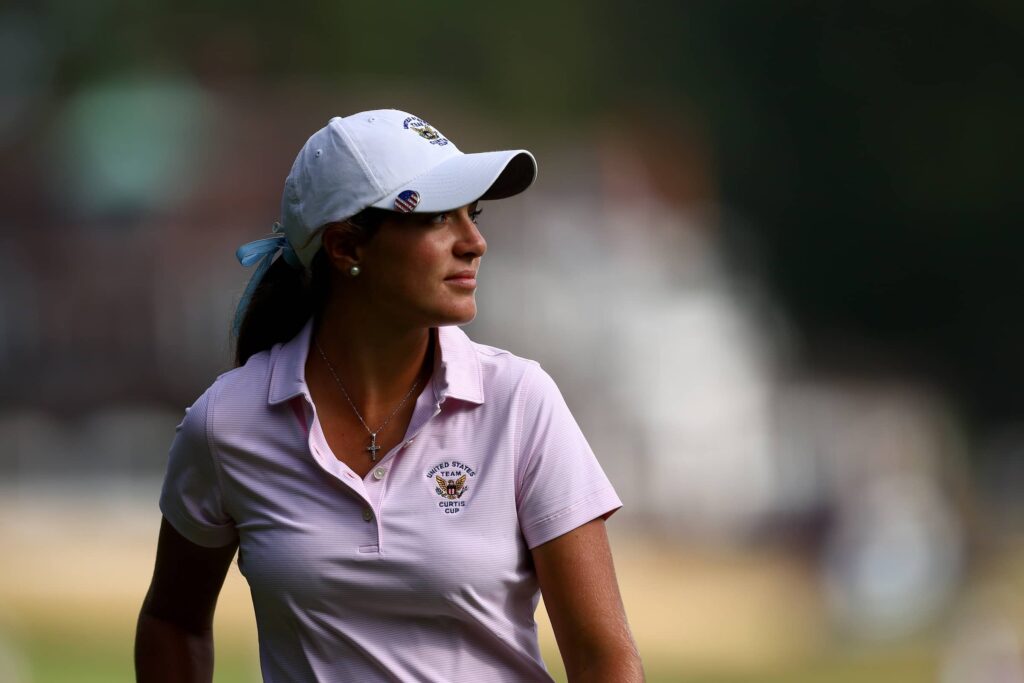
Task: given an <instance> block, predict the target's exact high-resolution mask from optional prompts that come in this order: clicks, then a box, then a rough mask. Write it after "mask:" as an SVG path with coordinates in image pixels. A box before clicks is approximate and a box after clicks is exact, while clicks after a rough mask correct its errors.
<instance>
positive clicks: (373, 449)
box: [366, 433, 380, 462]
mask: <svg viewBox="0 0 1024 683" xmlns="http://www.w3.org/2000/svg"><path fill="white" fill-rule="evenodd" d="M366 450H368V451H370V460H371V461H372V462H377V451H379V450H380V446H378V445H377V435H376V434H373V433H371V434H370V445H369V446H367V447H366Z"/></svg>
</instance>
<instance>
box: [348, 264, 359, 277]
mask: <svg viewBox="0 0 1024 683" xmlns="http://www.w3.org/2000/svg"><path fill="white" fill-rule="evenodd" d="M360 272H361V271H360V270H359V266H352V267H351V268H349V269H348V274H349V275H351V276H352V277H355V276H356V275H359V273H360Z"/></svg>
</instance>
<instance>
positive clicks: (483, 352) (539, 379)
mask: <svg viewBox="0 0 1024 683" xmlns="http://www.w3.org/2000/svg"><path fill="white" fill-rule="evenodd" d="M471 343H472V345H473V348H474V350H475V351H476V356H477V359H478V362H479V364H480V371H481V372H480V375H481V377H482V378H484V380H485V381H489V383H491V384H492V385H493V384H498V385H504V386H507V387H509V388H511V389H513V391H514V392H515V393H521V392H528V393H531V394H532V393H535V392H537V391H541V392H542V393H543V392H546V391H548V390H549V387H550V386H554V380H553V379H552V378H551V375H549V374H548V373H547V372H546V371H545V370H544V368H543V367H542V365H541V363H540V361H537V360H534V359H532V358H527V357H525V356H520V355H518V354H516V353H513V352H512V351H509V350H508V349H503V348H499V347H497V346H491V345H489V344H481V343H479V342H476V341H472V340H471Z"/></svg>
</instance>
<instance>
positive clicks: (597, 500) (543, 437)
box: [516, 364, 622, 548]
mask: <svg viewBox="0 0 1024 683" xmlns="http://www.w3.org/2000/svg"><path fill="white" fill-rule="evenodd" d="M521 409H522V421H521V423H520V430H521V432H520V433H521V437H520V448H519V461H518V463H517V464H516V483H517V496H516V504H517V506H518V511H519V526H520V529H521V530H522V532H523V537H524V538H525V539H526V545H527V547H529V548H535V547H537V546H538V545H541V544H542V543H546V542H547V541H550V540H551V539H553V538H556V537H558V536H561V535H562V534H565V533H568V532H569V531H572V530H573V529H575V528H576V527H579V526H581V525H583V524H586V523H587V522H589V521H591V520H593V519H596V518H598V517H604V518H607V517H608V516H610V515H611V514H612V513H613V512H615V511H616V510H618V509H619V508H620V507H622V502H621V501H620V500H619V497H618V495H616V493H615V489H614V488H612V485H611V483H610V482H609V481H608V477H607V476H605V473H604V470H602V469H601V465H600V464H599V463H598V462H597V458H596V457H595V456H594V452H593V451H592V450H591V449H590V445H589V444H588V443H587V440H586V438H585V437H584V436H583V432H582V431H580V428H579V425H577V424H576V420H575V419H574V418H573V416H572V413H570V412H569V407H568V406H567V405H566V403H565V399H563V398H562V394H561V392H560V391H559V390H558V387H557V386H556V385H555V382H554V380H553V379H551V376H550V375H548V373H547V372H545V371H544V370H543V369H542V368H541V367H540V366H539V365H536V364H531V367H530V369H529V370H527V374H526V377H524V379H523V397H522V402H521Z"/></svg>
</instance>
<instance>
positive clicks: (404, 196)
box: [395, 190, 420, 213]
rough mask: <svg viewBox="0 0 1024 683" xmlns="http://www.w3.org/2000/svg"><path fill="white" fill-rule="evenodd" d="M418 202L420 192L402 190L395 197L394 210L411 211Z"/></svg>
mask: <svg viewBox="0 0 1024 683" xmlns="http://www.w3.org/2000/svg"><path fill="white" fill-rule="evenodd" d="M419 203H420V193H419V192H417V191H416V190H402V191H401V192H399V193H398V196H397V197H395V210H396V211H398V212H400V213H411V212H412V210H413V209H415V208H416V206H417V205H419Z"/></svg>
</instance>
